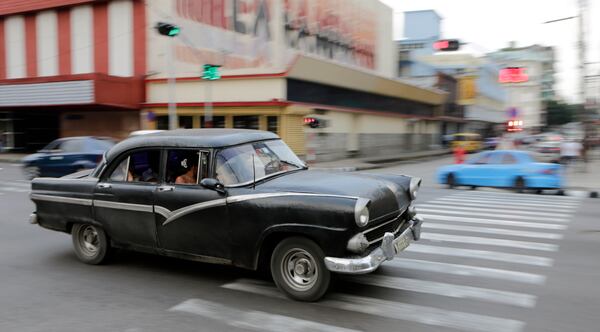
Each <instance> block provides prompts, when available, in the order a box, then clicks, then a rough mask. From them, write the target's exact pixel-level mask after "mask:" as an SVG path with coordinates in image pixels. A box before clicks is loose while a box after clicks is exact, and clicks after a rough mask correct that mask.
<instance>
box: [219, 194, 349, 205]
mask: <svg viewBox="0 0 600 332" xmlns="http://www.w3.org/2000/svg"><path fill="white" fill-rule="evenodd" d="M288 196H308V197H334V198H347V199H355V200H358V199H360V197H355V196H344V195H332V194H312V193H293V192H278V193H266V194H249V195H239V196H232V197H227V203H237V202H244V201H249V200H253V199H264V198H271V197H288Z"/></svg>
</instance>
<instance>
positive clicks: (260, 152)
mask: <svg viewBox="0 0 600 332" xmlns="http://www.w3.org/2000/svg"><path fill="white" fill-rule="evenodd" d="M216 158H217V166H216V176H217V179H218V180H219V181H221V182H222V183H223V184H225V185H236V184H244V183H251V182H252V181H253V179H256V180H260V179H263V178H265V177H267V176H270V175H273V174H278V173H282V172H287V171H293V170H298V169H302V168H304V167H305V166H304V163H303V162H302V161H301V160H300V159H299V158H298V157H297V156H296V155H295V154H294V152H292V150H291V149H290V148H289V147H288V146H287V145H286V144H285V143H283V142H282V141H281V140H272V141H263V142H255V143H251V144H244V145H240V146H234V147H231V148H227V149H223V150H221V151H219V153H218V154H217V157H216ZM253 166H254V167H253Z"/></svg>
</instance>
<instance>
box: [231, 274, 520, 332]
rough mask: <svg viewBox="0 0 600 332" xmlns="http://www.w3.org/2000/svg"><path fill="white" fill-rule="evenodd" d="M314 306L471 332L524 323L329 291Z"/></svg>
mask: <svg viewBox="0 0 600 332" xmlns="http://www.w3.org/2000/svg"><path fill="white" fill-rule="evenodd" d="M221 287H223V288H226V289H231V290H236V291H242V292H247V293H252V294H257V295H262V296H268V297H275V298H284V296H283V295H282V294H281V293H280V292H279V291H278V290H277V289H275V288H274V287H272V286H270V285H268V284H266V283H264V282H260V283H259V282H255V281H246V280H238V281H236V282H233V283H229V284H225V285H222V286H221ZM315 305H317V306H321V307H327V308H334V309H341V310H347V311H353V312H359V313H363V314H368V315H374V316H379V317H384V318H389V319H395V320H405V321H412V322H417V323H421V324H426V325H431V326H439V327H448V328H454V329H458V330H463V331H474V332H519V331H522V330H523V327H524V326H525V324H524V323H523V322H521V321H518V320H512V319H506V318H498V317H492V316H484V315H477V314H471V313H464V312H459V311H451V310H444V309H439V308H434V307H427V306H421V305H414V304H408V303H402V302H393V301H388V300H380V299H376V298H371V297H362V296H355V295H344V294H330V295H329V296H327V298H326V299H323V300H321V301H320V302H317V303H315Z"/></svg>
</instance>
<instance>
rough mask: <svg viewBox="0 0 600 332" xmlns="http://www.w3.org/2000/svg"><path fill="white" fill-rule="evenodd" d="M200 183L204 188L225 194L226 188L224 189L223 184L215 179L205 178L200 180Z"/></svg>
mask: <svg viewBox="0 0 600 332" xmlns="http://www.w3.org/2000/svg"><path fill="white" fill-rule="evenodd" d="M200 185H201V186H202V187H204V188H206V189H210V190H214V191H216V192H218V193H219V194H225V193H226V192H227V190H225V186H224V185H223V184H222V183H221V182H219V180H217V179H212V178H206V179H202V180H201V181H200Z"/></svg>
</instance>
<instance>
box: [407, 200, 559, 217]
mask: <svg viewBox="0 0 600 332" xmlns="http://www.w3.org/2000/svg"><path fill="white" fill-rule="evenodd" d="M447 204H449V203H447ZM419 207H424V208H434V209H448V210H461V211H474V212H494V213H498V214H502V215H513V214H516V215H518V216H521V215H529V216H540V217H552V218H555V217H558V218H568V217H569V215H568V214H564V213H545V212H537V211H514V210H511V209H490V208H476V207H465V206H457V205H443V204H418V205H417V210H418V209H419Z"/></svg>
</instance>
